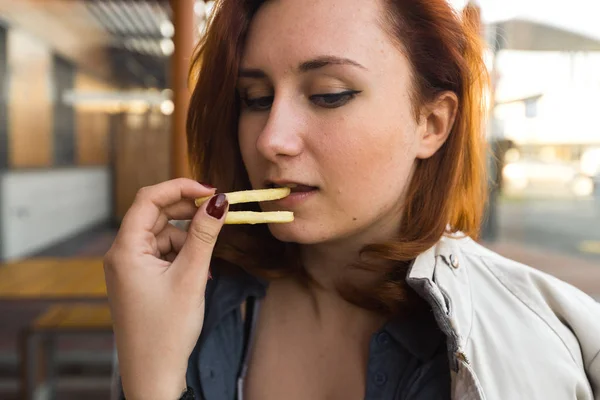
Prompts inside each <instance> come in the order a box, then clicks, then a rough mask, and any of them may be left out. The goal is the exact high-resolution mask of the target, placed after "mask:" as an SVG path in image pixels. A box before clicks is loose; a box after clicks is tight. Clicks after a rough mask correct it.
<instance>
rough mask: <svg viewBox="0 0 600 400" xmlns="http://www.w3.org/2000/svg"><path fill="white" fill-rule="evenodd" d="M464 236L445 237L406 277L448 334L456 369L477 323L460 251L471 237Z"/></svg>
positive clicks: (467, 277)
mask: <svg viewBox="0 0 600 400" xmlns="http://www.w3.org/2000/svg"><path fill="white" fill-rule="evenodd" d="M461 237H462V236H459V235H453V236H444V237H442V238H441V239H440V240H439V241H438V243H437V244H436V245H435V246H433V247H431V248H430V249H429V250H427V251H425V252H424V253H422V254H421V255H419V256H418V257H417V258H416V260H415V261H414V263H413V265H412V267H411V268H410V270H409V271H408V274H407V278H406V282H407V284H408V285H410V286H411V287H412V288H413V289H414V290H415V291H416V292H417V293H418V294H419V295H420V296H421V297H422V298H423V299H425V301H427V302H428V303H429V305H430V306H431V308H432V311H433V314H434V317H435V320H436V322H437V324H438V326H439V328H440V329H441V331H442V332H443V333H444V334H445V335H446V338H447V348H448V352H449V360H450V363H451V366H452V367H453V369H454V370H455V371H456V370H457V369H458V359H457V358H460V357H461V354H462V353H463V349H464V348H465V346H466V342H467V340H468V337H469V334H470V331H471V326H472V322H473V321H472V312H473V308H472V306H473V305H472V303H471V287H470V284H469V275H468V268H467V263H466V260H465V257H464V255H463V254H462V252H461V251H460V241H462V240H471V239H469V238H464V239H463V238H461Z"/></svg>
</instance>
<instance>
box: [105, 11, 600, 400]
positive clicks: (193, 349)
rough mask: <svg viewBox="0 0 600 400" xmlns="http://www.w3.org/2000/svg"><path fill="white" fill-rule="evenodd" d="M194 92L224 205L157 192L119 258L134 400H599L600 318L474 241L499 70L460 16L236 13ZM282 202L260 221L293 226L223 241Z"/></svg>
mask: <svg viewBox="0 0 600 400" xmlns="http://www.w3.org/2000/svg"><path fill="white" fill-rule="evenodd" d="M192 80H193V81H194V83H195V86H194V92H193V95H192V100H191V104H190V113H189V119H188V142H189V150H190V156H191V160H192V162H193V166H194V168H195V171H196V176H197V178H198V179H200V180H201V181H204V182H209V183H210V184H211V185H213V186H215V187H216V188H217V189H215V188H212V187H211V186H209V185H202V184H200V183H197V182H196V181H193V180H188V179H177V180H173V181H168V182H164V183H161V184H158V185H156V186H152V187H149V188H144V189H142V190H141V191H140V193H139V195H138V196H137V198H136V200H135V202H134V204H133V205H132V206H131V209H130V210H129V212H128V213H127V215H126V216H125V218H124V220H123V224H122V227H121V229H120V231H119V234H118V236H117V238H116V240H115V243H114V245H113V247H112V248H111V250H110V251H109V253H108V254H107V256H106V263H105V269H106V279H107V285H108V290H109V298H110V301H111V306H112V311H113V316H114V329H115V334H116V342H117V350H118V356H119V367H120V369H119V376H120V378H121V379H120V383H121V386H120V387H122V389H123V392H124V394H123V393H122V394H121V396H125V397H126V398H127V399H129V400H134V399H136V400H137V399H143V400H151V399H157V400H159V399H160V400H169V399H173V400H175V399H178V398H189V399H191V398H196V399H207V400H222V399H223V400H225V399H235V398H238V399H242V398H243V399H244V400H248V399H250V400H256V399H260V400H264V399H267V400H268V399H277V400H281V399H286V400H288V399H289V400H295V399H311V400H312V399H317V400H318V399H340V400H342V399H343V400H349V399H357V400H358V399H384V400H392V399H449V398H453V399H468V400H476V399H488V400H489V399H502V400H516V399H527V400H533V399H540V400H542V399H543V400H550V399H557V400H559V399H560V400H566V399H590V400H591V399H596V400H598V399H600V357H599V356H598V354H599V351H600V307H599V306H598V305H597V304H596V303H595V302H594V301H593V300H592V299H591V298H589V297H587V296H586V295H584V294H583V293H581V292H579V291H578V290H576V289H575V288H573V287H571V286H569V285H567V284H566V283H563V282H561V281H558V280H556V279H554V278H552V277H550V276H547V275H545V274H543V273H540V272H538V271H536V270H534V269H531V268H529V267H526V266H523V265H520V264H518V263H516V262H513V261H510V260H507V259H505V258H502V257H500V256H499V255H496V254H494V253H492V252H490V251H487V250H485V249H484V248H482V247H481V246H480V245H478V244H477V243H476V242H475V241H474V240H473V238H476V235H477V231H478V227H479V222H480V220H481V215H482V208H483V206H484V199H485V196H484V194H485V176H484V175H485V174H484V159H485V155H484V146H483V134H482V126H483V119H482V112H483V110H484V108H485V107H484V106H485V94H486V73H485V67H484V64H483V62H482V48H481V46H480V43H479V39H478V32H475V31H474V29H472V27H470V26H469V25H468V24H467V23H466V21H464V20H462V19H461V17H460V16H458V15H456V14H455V13H454V12H453V11H452V9H451V8H450V6H449V5H448V4H447V3H446V1H445V0H372V1H365V0H304V1H296V0H266V1H261V0H221V1H218V2H217V5H216V9H215V14H214V17H213V19H212V22H211V24H210V26H209V28H208V31H207V34H206V36H205V38H204V39H203V40H202V42H201V43H200V45H199V48H198V51H197V54H196V58H195V59H194V61H193V65H192ZM280 186H281V187H285V186H287V187H290V188H292V189H291V190H292V194H291V195H290V196H288V197H286V198H284V199H282V200H277V201H273V202H267V203H261V204H260V205H254V207H255V208H254V209H255V210H256V211H258V210H259V207H260V209H262V211H281V210H284V211H292V212H293V213H294V217H295V219H294V221H293V222H290V223H284V224H269V225H235V226H233V225H232V226H227V227H225V228H223V229H222V230H221V228H222V225H223V223H224V219H225V218H226V215H227V213H228V209H229V207H228V203H227V199H226V197H225V196H224V195H223V194H222V193H225V192H231V191H237V190H248V189H265V188H271V187H280ZM216 193H221V194H216ZM212 195H214V196H213V197H212V198H211V199H210V201H207V202H205V203H204V204H203V205H202V206H201V207H200V208H196V206H195V205H194V202H193V199H195V198H198V197H203V196H212ZM236 207H237V206H236ZM232 209H233V207H232ZM186 219H191V223H190V225H189V229H188V230H182V229H178V228H177V227H175V226H174V225H173V224H170V223H169V221H170V220H186ZM217 236H218V241H217ZM565 267H567V266H565ZM209 270H210V273H211V274H212V279H210V280H209V279H208V277H209ZM207 281H208V283H207ZM182 393H183V394H182Z"/></svg>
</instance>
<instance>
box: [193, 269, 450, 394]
mask: <svg viewBox="0 0 600 400" xmlns="http://www.w3.org/2000/svg"><path fill="white" fill-rule="evenodd" d="M213 275H214V277H213V279H212V280H211V281H210V282H209V284H208V287H207V292H206V314H205V320H204V326H203V329H202V334H201V335H200V338H199V340H198V343H197V344H196V347H195V349H194V351H193V352H192V354H191V356H190V359H189V364H188V370H187V383H188V385H189V386H191V387H192V388H193V389H194V391H195V393H196V398H197V399H204V400H234V399H236V398H237V385H238V377H239V376H240V373H241V369H242V365H243V361H244V354H245V346H246V344H247V343H246V338H247V336H248V335H247V325H246V324H245V321H244V320H243V319H242V315H241V311H240V306H241V304H242V303H243V302H245V301H246V300H247V299H249V298H257V299H261V298H263V297H264V296H265V293H266V287H267V284H266V282H264V281H261V280H259V279H257V278H254V277H252V276H250V275H246V274H244V275H239V276H236V277H232V276H229V275H221V274H219V273H218V272H217V271H215V273H214V274H213ZM366 379H367V381H366V393H365V399H366V400H375V399H378V400H400V399H403V400H404V399H406V400H425V399H427V400H446V399H450V367H449V364H448V358H447V352H446V345H445V340H444V335H443V333H442V332H441V331H440V330H439V328H438V326H437V324H436V323H435V320H434V317H433V314H432V313H431V311H429V312H427V311H426V312H423V313H419V314H415V315H414V316H413V317H410V318H406V317H405V318H402V319H400V318H398V319H392V320H391V321H389V322H388V323H387V324H386V325H385V326H384V327H383V328H382V329H381V330H380V331H379V332H377V333H375V334H374V335H373V337H372V338H371V342H370V346H369V361H368V367H367V377H366Z"/></svg>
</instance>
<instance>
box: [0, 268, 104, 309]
mask: <svg viewBox="0 0 600 400" xmlns="http://www.w3.org/2000/svg"><path fill="white" fill-rule="evenodd" d="M106 296H107V295H106V285H105V282H104V270H103V268H102V258H99V257H97V258H32V259H27V260H22V261H15V262H9V263H4V264H0V301H6V300H12V301H18V300H45V301H57V302H64V301H106Z"/></svg>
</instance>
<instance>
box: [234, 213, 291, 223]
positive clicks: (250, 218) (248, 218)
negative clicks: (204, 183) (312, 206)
mask: <svg viewBox="0 0 600 400" xmlns="http://www.w3.org/2000/svg"><path fill="white" fill-rule="evenodd" d="M293 220H294V213H293V212H291V211H270V212H254V211H231V212H229V213H227V216H226V217H225V224H228V225H236V224H251V225H254V224H283V223H286V222H292V221H293Z"/></svg>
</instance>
